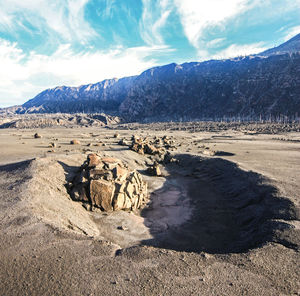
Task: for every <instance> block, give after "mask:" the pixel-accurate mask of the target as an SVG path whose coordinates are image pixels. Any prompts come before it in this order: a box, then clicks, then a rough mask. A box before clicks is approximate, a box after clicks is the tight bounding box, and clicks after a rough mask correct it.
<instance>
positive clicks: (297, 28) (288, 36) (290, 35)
mask: <svg viewBox="0 0 300 296" xmlns="http://www.w3.org/2000/svg"><path fill="white" fill-rule="evenodd" d="M299 33H300V26H295V27H292V28H290V29H289V30H288V31H287V32H286V35H285V37H284V41H288V40H289V39H291V38H293V37H294V36H296V35H297V34H299Z"/></svg>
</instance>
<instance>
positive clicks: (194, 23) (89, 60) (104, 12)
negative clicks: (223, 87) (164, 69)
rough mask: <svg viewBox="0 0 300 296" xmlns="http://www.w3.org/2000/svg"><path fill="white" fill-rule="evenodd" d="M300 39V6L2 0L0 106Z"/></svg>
mask: <svg viewBox="0 0 300 296" xmlns="http://www.w3.org/2000/svg"><path fill="white" fill-rule="evenodd" d="M297 33H300V0H0V107H6V106H12V105H19V104H22V103H24V102H26V101H27V100H29V99H31V98H33V97H34V96H35V95H37V94H38V93H39V92H41V91H43V90H45V89H47V88H52V87H55V86H60V85H67V86H79V85H82V84H88V83H96V82H99V81H102V80H104V79H109V78H114V77H116V78H121V77H124V76H131V75H138V74H140V73H142V72H143V71H144V70H146V69H148V68H151V67H154V66H160V65H165V64H169V63H173V62H174V63H178V64H180V63H184V62H192V61H204V60H209V59H222V58H230V57H235V56H240V55H247V54H254V53H258V52H261V51H263V50H265V49H267V48H271V47H274V46H277V45H279V44H281V43H283V42H284V41H286V40H288V39H289V38H291V37H293V36H294V35H296V34H297Z"/></svg>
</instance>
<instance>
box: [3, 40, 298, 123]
mask: <svg viewBox="0 0 300 296" xmlns="http://www.w3.org/2000/svg"><path fill="white" fill-rule="evenodd" d="M0 111H1V112H2V113H5V112H11V113H77V112H83V113H100V112H105V113H110V114H114V115H121V116H122V117H123V118H124V119H125V120H128V121H151V120H190V119H212V120H216V119H220V118H223V117H235V118H239V117H243V118H249V119H258V118H270V116H271V117H273V118H274V117H278V116H290V117H295V116H299V114H300V34H299V35H297V36H295V37H294V38H292V39H290V40H289V41H287V42H285V43H283V44H282V45H280V46H278V47H275V48H273V49H270V50H267V51H265V52H262V53H260V54H258V55H251V56H247V57H241V58H234V59H227V60H211V61H206V62H201V63H184V64H182V65H178V64H170V65H165V66H161V67H155V68H152V69H149V70H147V71H145V72H143V73H142V74H140V75H139V76H133V77H126V78H121V79H108V80H104V81H102V82H99V83H96V84H88V85H83V86H79V87H66V86H62V87H56V88H53V89H47V90H45V91H43V92H41V93H40V94H38V95H37V96H36V97H34V98H33V99H31V100H29V101H28V102H26V103H25V104H23V105H22V106H19V107H18V106H17V107H12V108H7V109H2V110H0Z"/></svg>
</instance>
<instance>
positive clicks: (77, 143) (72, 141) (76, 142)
mask: <svg viewBox="0 0 300 296" xmlns="http://www.w3.org/2000/svg"><path fill="white" fill-rule="evenodd" d="M70 144H71V145H80V141H79V140H76V139H74V140H71V141H70Z"/></svg>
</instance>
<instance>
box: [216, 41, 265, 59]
mask: <svg viewBox="0 0 300 296" xmlns="http://www.w3.org/2000/svg"><path fill="white" fill-rule="evenodd" d="M266 49H267V48H266V47H264V44H263V43H262V42H259V43H253V44H245V45H239V44H232V45H230V46H229V47H227V48H225V49H223V50H221V51H219V52H218V54H216V55H214V56H213V58H215V59H227V58H234V57H237V56H245V55H250V54H257V53H260V52H263V51H265V50H266Z"/></svg>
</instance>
